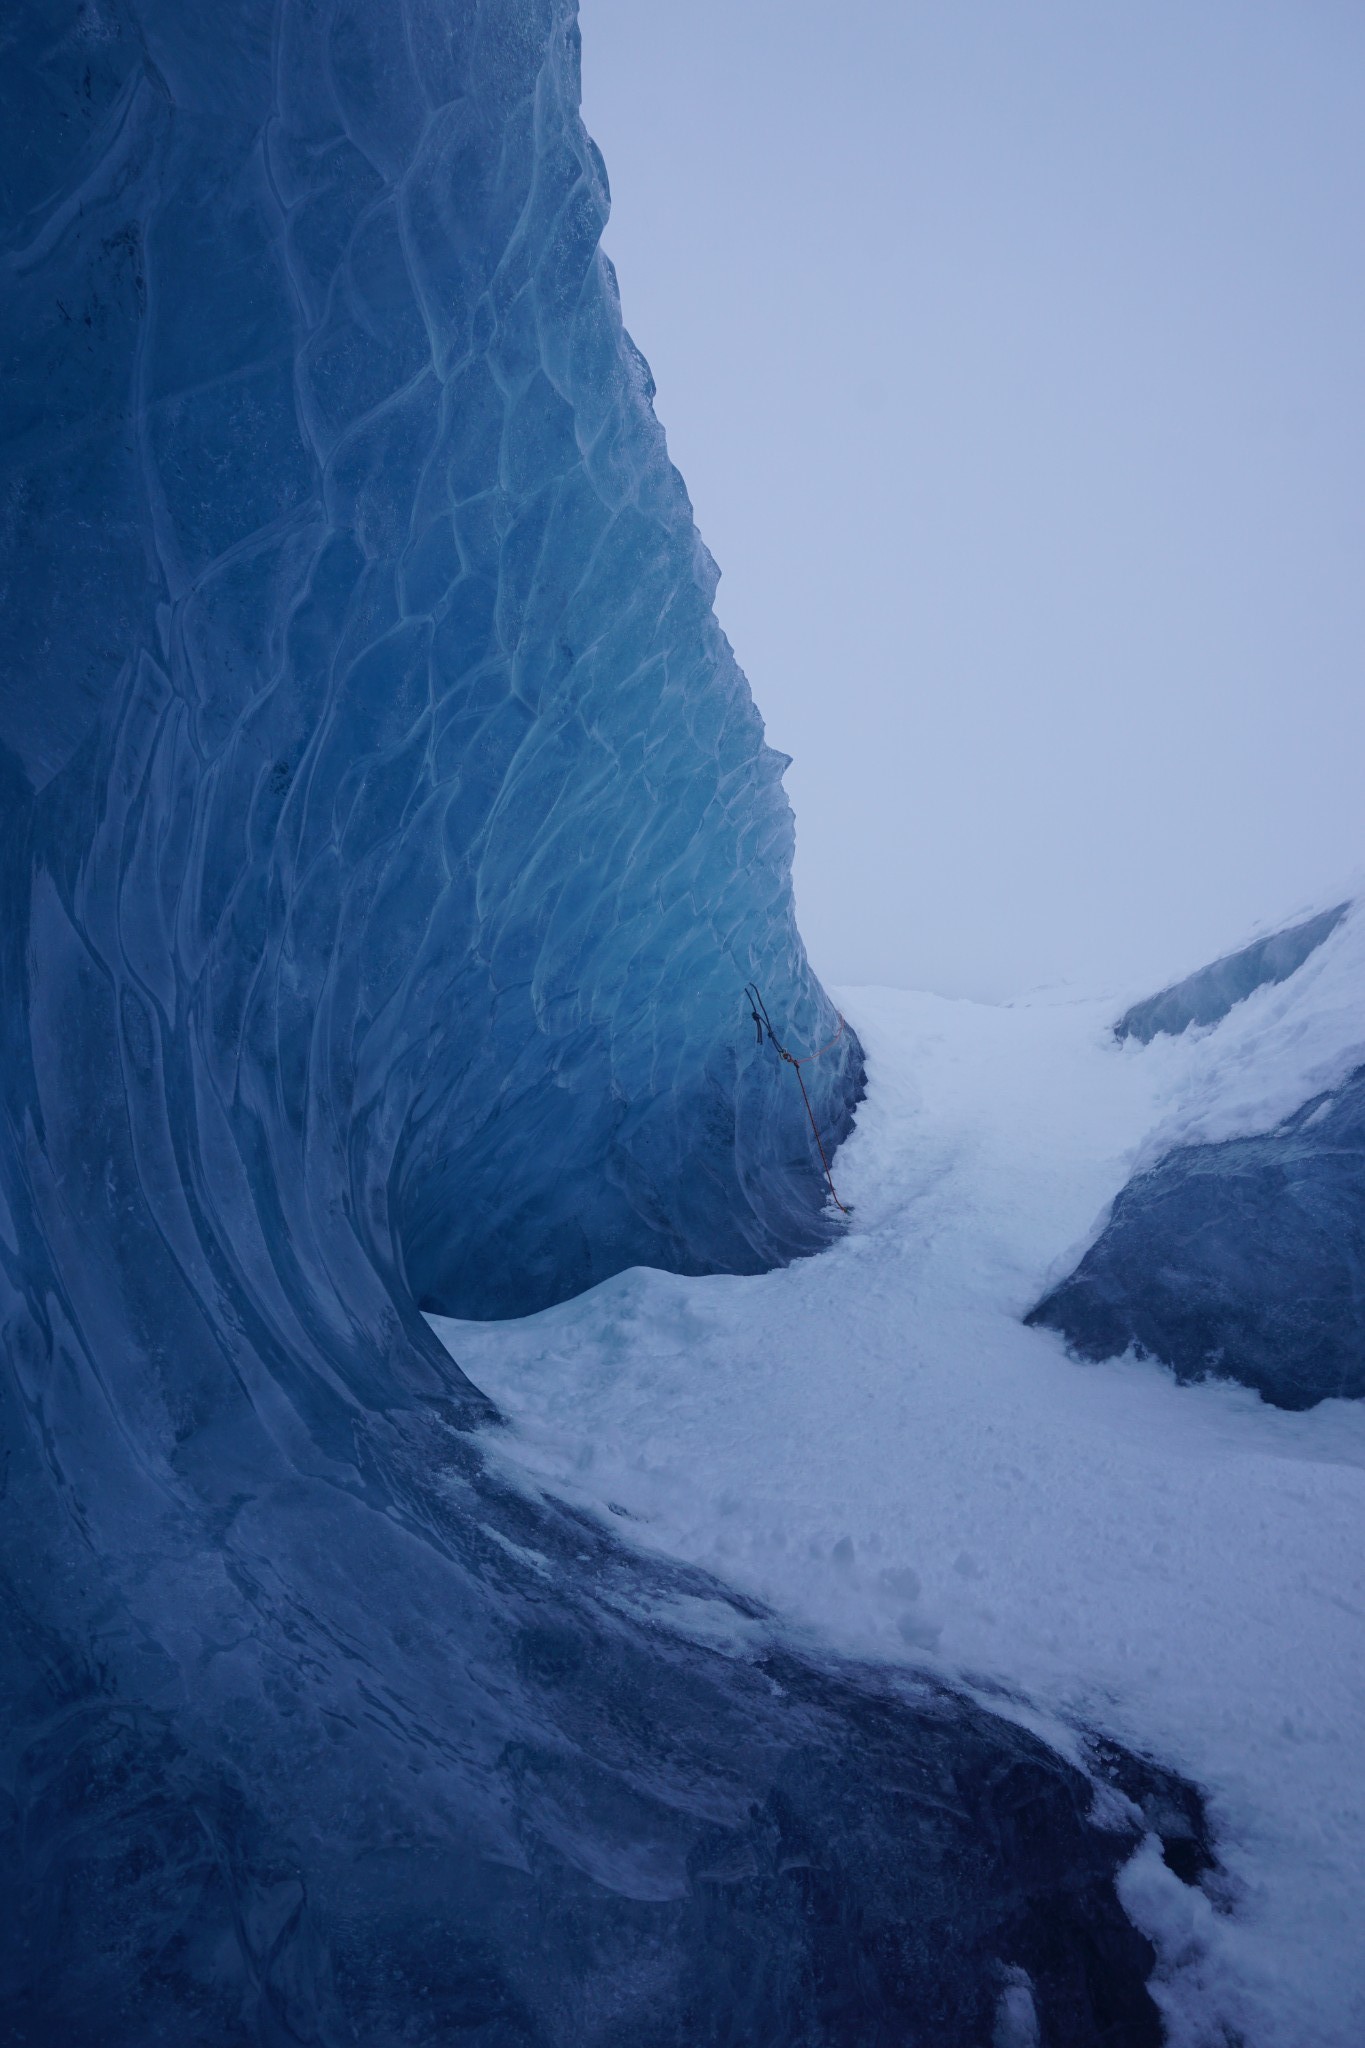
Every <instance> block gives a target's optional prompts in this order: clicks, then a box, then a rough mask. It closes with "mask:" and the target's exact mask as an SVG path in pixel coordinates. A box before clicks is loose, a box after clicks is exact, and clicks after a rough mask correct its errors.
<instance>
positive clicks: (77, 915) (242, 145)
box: [0, 0, 860, 1315]
mask: <svg viewBox="0 0 1365 2048" xmlns="http://www.w3.org/2000/svg"><path fill="white" fill-rule="evenodd" d="M20 18H21V22H22V24H23V29H24V31H25V33H24V34H23V35H22V37H21V40H20V42H19V45H18V47H17V48H16V46H15V42H14V41H13V40H11V42H10V45H9V48H8V49H7V53H6V66H5V72H6V79H7V82H8V87H9V90H10V93H11V104H10V106H9V107H8V108H7V109H6V134H7V137H8V142H7V147H6V156H7V160H8V169H9V173H10V192H9V200H10V216H11V222H12V233H11V240H10V246H9V250H8V259H9V260H8V265H7V273H6V276H7V284H8V288H9V289H8V307H7V325H8V330H9V332H8V341H7V358H6V363H5V373H6V388H5V393H4V399H3V403H4V407H5V413H6V420H5V430H6V440H7V442H8V443H9V447H10V467H9V474H8V477H7V481H6V521H7V528H6V558H7V562H8V565H9V566H8V577H9V588H8V591H7V593H6V596H7V602H6V605H5V624H4V628H3V633H4V638H3V684H2V685H0V687H3V690H4V720H3V726H2V727H0V737H3V738H4V739H5V741H6V742H7V743H8V745H9V746H10V748H11V750H12V751H13V753H14V754H15V756H16V757H17V765H18V768H19V769H20V770H21V771H22V773H23V776H24V778H25V780H26V782H27V783H28V784H29V785H31V786H32V788H33V789H34V791H35V792H39V793H41V801H40V805H39V809H38V812H37V813H36V816H35V827H34V829H35V833H36V848H37V852H38V855H39V857H40V858H42V859H43V861H44V865H45V867H46V868H47V869H48V871H49V873H50V878H51V881H52V884H53V886H54V888H55V893H56V896H57V898H58V903H59V904H60V909H59V908H58V904H54V905H53V906H52V914H53V915H54V916H58V915H60V916H64V917H65V919H66V920H67V921H68V922H69V923H70V925H71V927H72V934H73V938H74V940H75V941H76V943H77V944H78V946H79V948H80V950H81V951H82V953H84V954H85V955H86V956H87V957H88V959H89V961H90V964H91V967H92V969H93V970H94V971H96V972H97V973H98V975H99V978H100V979H101V980H103V981H104V982H105V984H106V990H107V993H108V995H109V998H110V1000H111V1001H112V1002H113V1003H114V1005H115V1010H116V1013H117V1029H118V1031H119V1034H120V1037H121V1040H122V1043H123V1047H124V1058H125V1060H126V1062H127V1063H128V1065H129V1067H130V1069H135V1068H138V1067H140V1068H141V1069H142V1070H143V1071H144V1072H145V1073H146V1075H147V1078H148V1085H149V1087H150V1088H151V1089H152V1090H153V1091H157V1090H160V1091H162V1092H163V1093H164V1092H165V1091H169V1090H173V1089H174V1088H176V1087H177V1086H182V1087H185V1088H194V1089H199V1090H202V1091H203V1092H204V1095H205V1097H206V1098H211V1099H212V1101H213V1104H214V1111H213V1114H214V1115H215V1116H217V1115H218V1114H219V1113H220V1111H221V1113H222V1114H223V1115H225V1117H226V1120H227V1123H228V1124H229V1125H230V1126H232V1127H233V1131H234V1135H233V1138H232V1143H233V1145H234V1149H237V1150H241V1149H243V1147H244V1146H248V1147H249V1145H250V1144H252V1143H255V1142H256V1140H255V1139H254V1138H253V1139H250V1140H248V1139H246V1138H245V1137H244V1135H243V1131H244V1127H245V1126H250V1127H251V1128H252V1129H253V1130H254V1131H258V1132H259V1133H260V1134H261V1137H260V1141H261V1142H262V1143H263V1144H264V1145H265V1146H266V1147H267V1149H268V1150H269V1153H270V1159H269V1169H270V1172H271V1173H272V1175H274V1176H281V1175H285V1176H288V1177H289V1178H291V1179H293V1180H294V1181H295V1182H296V1183H297V1191H298V1194H299V1196H300V1198H301V1200H302V1202H303V1204H304V1208H305V1209H306V1211H307V1213H308V1215H309V1230H310V1235H311V1237H312V1239H313V1242H312V1244H311V1245H308V1246H304V1245H302V1244H300V1245H299V1246H298V1247H297V1248H298V1250H299V1252H300V1254H301V1255H304V1256H307V1257H312V1256H313V1255H314V1254H315V1253H322V1254H324V1255H325V1253H324V1247H325V1246H326V1245H327V1244H328V1243H329V1242H335V1244H336V1246H337V1250H336V1252H335V1254H334V1256H335V1257H337V1258H340V1259H341V1260H342V1261H345V1260H346V1259H348V1258H349V1257H350V1252H349V1246H348V1240H349V1237H350V1234H351V1231H352V1230H353V1229H358V1230H359V1232H360V1233H361V1235H362V1236H363V1237H364V1238H365V1240H366V1241H367V1243H369V1244H370V1245H372V1246H376V1247H378V1248H379V1249H380V1250H381V1252H382V1254H383V1257H384V1258H385V1259H387V1258H389V1257H390V1256H391V1255H392V1252H393V1248H394V1247H395V1246H396V1247H397V1249H398V1251H399V1252H400V1253H401V1257H402V1262H403V1265H404V1267H405V1270H406V1275H407V1278H408V1279H409V1281H410V1282H411V1284H412V1286H413V1288H414V1290H415V1292H416V1293H417V1294H418V1296H419V1298H421V1299H422V1300H423V1301H425V1302H428V1303H430V1304H431V1305H432V1306H439V1307H441V1308H444V1309H446V1310H448V1311H449V1312H451V1313H456V1314H474V1315H481V1314H489V1315H497V1314H505V1313H510V1312H520V1311H523V1310H525V1309H527V1308H529V1307H535V1306H539V1305H541V1304H543V1303H545V1302H547V1301H550V1300H552V1299H555V1298H557V1297H559V1296H562V1295H564V1294H566V1293H571V1292H574V1291H575V1290H577V1289H580V1288H581V1287H583V1286H585V1285H587V1284H588V1283H590V1282H591V1281H593V1280H595V1279H599V1278H601V1277H602V1276H603V1275H604V1274H606V1273H609V1272H612V1271H615V1270H617V1269H619V1268H620V1267H622V1266H624V1265H629V1264H632V1263H637V1262H644V1263H653V1264H658V1265H666V1266H673V1267H678V1268H681V1269H683V1270H690V1271H705V1270H711V1269H714V1268H739V1269H741V1270H757V1269H761V1268H763V1267H765V1266H767V1265H771V1264H772V1263H774V1262H775V1261H777V1260H781V1259H784V1258H787V1257H790V1256H791V1255H792V1254H794V1253H796V1252H800V1251H808V1250H811V1249H813V1248H814V1247H815V1246H817V1245H818V1244H819V1243H820V1242H821V1241H822V1239H823V1237H824V1235H825V1234H826V1226H825V1223H824V1221H823V1219H822V1216H821V1195H822V1191H823V1183H822V1181H821V1178H820V1173H819V1162H818V1157H817V1155H816V1153H815V1149H814V1147H813V1145H812V1142H811V1136H810V1130H809V1127H808V1125H807V1124H806V1120H805V1116H804V1112H803V1110H802V1107H801V1103H800V1100H799V1091H797V1090H796V1089H795V1088H794V1087H793V1086H792V1082H791V1076H790V1075H789V1074H787V1073H785V1072H783V1071H781V1070H780V1068H779V1066H778V1064H777V1062H776V1061H775V1059H774V1058H773V1057H772V1055H771V1053H770V1054H769V1055H768V1056H767V1057H766V1058H765V1057H764V1056H762V1055H761V1054H760V1053H758V1052H757V1051H756V1049H755V1048H754V1046H753V1043H752V1037H753V1035H752V1033H751V1032H750V1031H749V1029H748V1026H747V1022H746V1017H745V1007H744V1003H743V999H742V994H741V991H742V986H743V983H744V982H745V981H746V979H748V978H749V977H750V976H751V975H752V976H754V977H756V978H757V980H758V981H759V983H760V985H761V986H762V987H763V988H764V990H765V993H766V995H767V998H768V1002H769V1005H770V1007H771V1008H772V1009H773V1012H774V1015H775V1016H778V1017H779V1018H780V1019H781V1020H782V1021H783V1022H784V1024H785V1028H786V1029H787V1031H788V1033H789V1034H790V1037H791V1039H792V1040H793V1041H795V1042H797V1043H802V1042H804V1043H809V1044H815V1043H818V1042H820V1040H821V1039H822V1038H827V1037H828V1036H829V1035H830V1032H831V1031H832V1029H833V1023H832V1012H831V1010H830V1007H829V1004H828V1002H827V1001H826V999H825V997H824V995H823V994H822V992H821V990H820V989H819V987H818V985H817V984H816V983H815V982H814V981H813V980H812V978H811V975H810V973H809V970H808V969H807V967H806V963H805V959H804V956H803V953H802V950H801V946H800V942H799V939H798V937H797V934H796V931H795V928H794V924H793V919H792V910H791V894H790V886H789V868H790V855H791V841H792V832H791V816H790V810H789V807H788V805H787V802H786V799H785V796H784V794H783V791H782V788H781V783H780V777H781V772H782V769H783V766H784V765H785V764H784V761H783V758H782V757H781V756H779V755H777V754H774V753H773V752H772V751H771V750H770V749H769V748H767V747H766V746H765V744H764V740H763V733H762V726H761V722H760V720H759V718H758V715H757V713H756V711H755V709H754V706H753V703H752V701H751V699H750V696H749V691H748V687H747V685H746V683H745V681H744V679H743V677H742V675H741V674H740V672H739V670H738V669H737V667H736V665H735V662H734V659H733V656H732V655H731V653H730V650H729V647H728V646H727V644H726V642H725V640H724V638H723V636H722V634H721V632H720V630H719V628H718V626H717V624H716V620H715V617H714V614H713V611H712V607H711V599H712V594H713V588H714V583H715V571H714V568H713V566H712V564H711V561H710V558H709V557H708V555H707V554H706V552H705V549H704V548H703V547H702V545H701V543H700V541H699V539H698V537H697V534H696V531H695V528H694V526H693V523H692V518H691V511H690V507H689V505H688V501H687V497H686V493H685V491H684V489H683V485H682V481H681V479H680V478H679V476H678V474H677V472H676V471H675V470H674V469H673V467H672V465H671V464H670V462H669V460H668V456H667V452H666V450H665V447H664V441H663V436H662V433H661V430H660V428H659V426H658V423H657V421H656V420H655V418H654V414H653V410H652V407H651V404H650V398H651V390H652V387H651V384H650V380H649V375H648V372H647V370H646V368H645V366H644V364H643V362H642V361H641V359H640V357H639V355H638V354H637V353H636V351H635V350H634V348H633V347H632V346H631V344H630V342H629V340H628V338H627V337H626V335H625V334H624V332H623V330H622V326H621V320H620V314H619V309H618V304H617V298H616V291H615V286H614V280H613V277H612V273H611V269H610V266H609V265H608V264H607V262H606V261H605V259H604V258H603V256H602V255H601V253H600V251H599V249H598V236H599V233H600V231H601V227H602V223H603V220H604V218H605V214H606V207H607V191H606V184H605V179H604V174H603V171H602V167H601V163H600V160H599V159H598V157H597V154H596V152H595V150H594V149H593V147H592V145H591V143H590V142H589V141H588V139H587V137H586V136H585V134H584V132H583V130H582V127H581V124H580V123H579V120H578V117H577V109H576V97H575V95H576V85H575V76H574V54H573V50H572V48H571V46H570V39H569V34H568V30H567V26H566V24H565V23H564V22H563V21H558V22H557V23H555V17H554V11H553V10H552V9H550V8H549V6H548V4H547V5H546V6H544V7H542V8H541V9H539V10H538V9H537V8H535V7H534V6H530V5H527V4H524V0H516V4H506V0H505V4H503V5H501V6H496V7H495V6H489V7H487V8H485V9H482V10H481V9H478V8H473V7H469V6H457V5H455V4H453V0H424V4H416V0H415V4H413V5H411V6H409V7H407V8H405V9H404V10H403V13H402V16H401V20H400V19H397V18H395V17H394V15H393V14H392V13H391V12H390V11H389V10H386V9H383V8H380V7H379V6H377V5H373V6H343V5H337V6H335V7H331V6H326V7H308V6H304V5H302V4H298V5H294V6H278V7H277V6H273V5H267V4H264V0H248V4H245V5H241V4H235V5H234V6H233V7H232V8H231V9H230V10H229V19H228V21H227V22H226V23H225V21H224V18H223V13H222V11H221V10H217V9H205V8H186V7H185V6H183V5H179V4H171V0H164V4H158V0H138V4H137V5H136V6H127V7H120V6H119V5H118V4H117V0H113V4H110V5H107V6H106V5H105V4H104V0H100V4H99V5H98V6H97V5H95V4H93V0H91V4H81V5H72V6H66V5H64V4H58V0H48V4H45V5H40V6H36V7H35V6H33V5H31V4H30V5H29V7H28V8H27V9H26V10H25V11H24V12H22V13H21V17H20ZM552 23H555V25H554V26H553V27H552ZM63 770H66V771H67V772H66V773H65V774H63V772H62V771H63ZM77 783H80V784H82V785H83V786H85V787H87V788H92V789H98V790H100V791H101V792H107V794H102V796H101V798H100V800H99V802H98V805H97V808H96V809H94V810H93V811H91V812H90V813H89V814H88V815H87V816H85V817H82V818H81V819H80V820H79V822H77V821H76V820H74V819H73V818H72V817H71V816H70V810H69V806H70V803H71V801H72V799H71V797H70V796H69V795H68V794H67V792H69V791H70V790H72V789H74V788H75V786H76V785H77ZM21 786H22V785H21ZM57 812H60V816H59V817H58V816H56V815H54V813H57ZM77 851H79V865H77V861H76V854H77ZM62 858H65V860H66V863H67V865H66V871H65V872H63V873H61V874H60V875H59V874H58V873H57V872H56V868H57V865H58V862H59V860H61V859H62ZM96 962H98V963H99V966H98V968H96V967H95V963H96ZM172 1047H174V1048H175V1051H174V1052H172V1051H171V1048H172ZM168 1058H169V1059H170V1062H171V1065H172V1066H175V1065H178V1064H180V1063H181V1062H182V1060H183V1061H185V1062H188V1063H189V1065H188V1066H186V1067H185V1068H184V1071H183V1072H182V1073H181V1074H180V1075H179V1076H178V1077H177V1078H173V1077H172V1074H171V1072H170V1071H169V1069H168V1068H167V1067H166V1064H165V1063H166V1061H167V1059H168ZM191 1068H192V1069H193V1071H192V1072H191ZM859 1076H860V1056H859V1053H858V1048H857V1044H856V1041H855V1040H853V1039H852V1038H850V1037H846V1038H845V1039H844V1040H843V1041H842V1042H841V1044H840V1045H839V1046H838V1047H837V1048H836V1049H835V1051H834V1052H832V1053H831V1054H829V1055H828V1056H827V1058H826V1059H825V1060H824V1061H822V1062H820V1063H819V1065H818V1066H816V1067H812V1068H811V1069H810V1070H809V1084H810V1085H811V1086H812V1088H813V1090H814V1092H815V1095H816V1109H817V1114H818V1115H819V1117H820V1118H821V1120H822V1122H823V1124H824V1125H825V1127H826V1129H827V1130H828V1132H829V1133H830V1135H831V1137H833V1138H835V1139H836V1140H837V1138H838V1137H839V1136H841V1135H842V1134H843V1131H844V1129H845V1128H846V1126H847V1123H848V1119H849V1113H850V1107H851V1104H852V1102H853V1100H854V1098H855V1096H856V1093H857V1089H858V1085H859ZM277 1108H278V1110H279V1111H280V1114H279V1115H278V1116H277V1115H276V1114H275V1110H276V1109H277ZM172 1121H173V1122H182V1121H183V1118H182V1117H181V1116H180V1115H179V1109H178V1106H177V1108H176V1110H175V1111H173V1115H172ZM286 1154H287V1155H288V1157H286ZM264 1163H265V1162H264V1161H263V1160H259V1159H258V1160H248V1161H247V1163H246V1166H245V1172H246V1175H247V1178H248V1179H251V1178H253V1177H254V1176H255V1175H257V1174H258V1172H259V1171H260V1170H261V1167H262V1166H263V1165H264ZM323 1189H325V1191H326V1194H325V1197H324V1199H323V1200H322V1201H321V1202H320V1201H319V1200H318V1199H317V1194H318V1191H319V1190H323ZM340 1189H344V1190H345V1194H344V1197H343V1205H344V1209H345V1212H346V1213H345V1214H341V1213H338V1212H336V1210H335V1208H334V1207H332V1208H329V1207H328V1206H327V1205H328V1204H329V1203H332V1202H333V1197H334V1195H335V1193H336V1192H337V1191H338V1190H340ZM224 1198H225V1199H226V1191H224ZM291 1213H294V1212H293V1211H292V1209H291Z"/></svg>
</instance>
